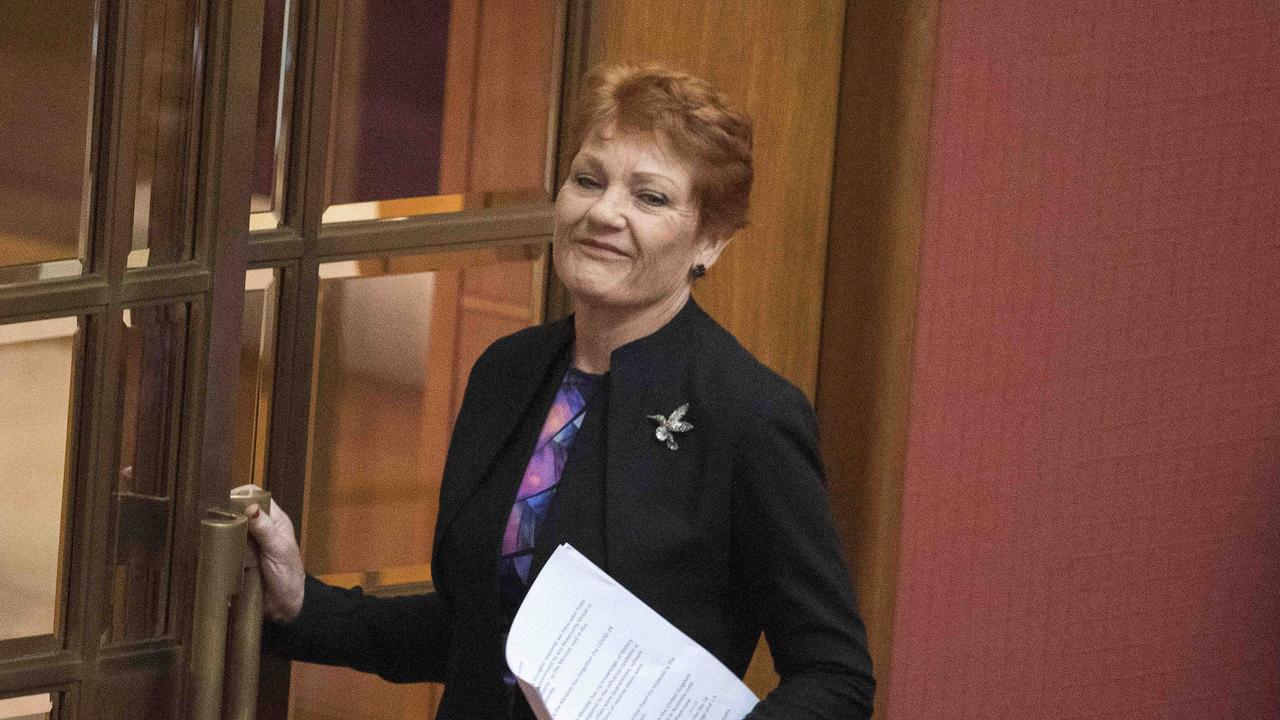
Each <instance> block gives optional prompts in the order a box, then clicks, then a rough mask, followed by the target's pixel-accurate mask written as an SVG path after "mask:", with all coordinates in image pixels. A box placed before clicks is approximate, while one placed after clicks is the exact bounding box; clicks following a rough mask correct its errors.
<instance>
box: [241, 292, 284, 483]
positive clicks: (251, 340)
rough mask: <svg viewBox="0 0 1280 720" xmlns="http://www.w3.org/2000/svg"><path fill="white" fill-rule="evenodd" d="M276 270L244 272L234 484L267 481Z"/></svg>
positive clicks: (274, 333)
mask: <svg viewBox="0 0 1280 720" xmlns="http://www.w3.org/2000/svg"><path fill="white" fill-rule="evenodd" d="M278 272H279V271H277V270H271V269H260V270H250V271H249V272H248V273H246V274H245V283H244V323H243V324H242V325H241V331H240V377H239V380H238V382H237V383H236V404H235V415H234V419H233V422H234V424H235V428H234V433H235V435H234V441H233V445H232V454H231V458H232V460H231V462H232V467H231V487H236V486H238V485H245V484H248V483H254V484H256V485H258V486H260V487H261V486H262V485H263V484H264V477H265V474H266V473H265V471H266V461H267V438H268V433H269V430H270V425H271V422H270V421H271V389H272V386H273V384H274V382H275V346H276V343H275V339H276V302H277V300H278V299H279V294H280V291H279V286H278V284H277V276H278Z"/></svg>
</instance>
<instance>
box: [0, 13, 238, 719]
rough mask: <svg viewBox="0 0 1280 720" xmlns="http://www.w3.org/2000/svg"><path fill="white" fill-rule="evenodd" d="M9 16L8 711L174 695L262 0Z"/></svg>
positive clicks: (2, 657) (234, 252) (0, 509)
mask: <svg viewBox="0 0 1280 720" xmlns="http://www.w3.org/2000/svg"><path fill="white" fill-rule="evenodd" d="M0 14H3V17H2V18H0V87H3V92H0V118H2V121H0V151H2V152H3V156H4V158H5V162H4V163H2V164H0V447H3V448H4V449H3V450H2V451H0V605H2V606H3V609H0V717H4V718H11V717H21V718H44V717H54V718H64V719H65V718H130V719H136V718H143V719H146V718H173V717H180V716H182V715H183V707H184V703H185V702H186V697H187V695H188V692H187V691H188V688H187V687H186V673H185V672H184V668H185V666H186V664H187V662H188V656H187V655H188V653H187V648H188V647H189V643H190V641H189V638H190V627H189V625H190V619H189V618H190V612H191V604H192V600H193V597H192V585H193V581H194V574H195V573H194V569H195V562H196V550H197V548H196V543H195V537H196V532H195V529H196V527H197V521H198V516H199V514H200V513H201V512H202V510H203V509H204V508H206V507H209V506H212V505H225V503H226V492H227V489H228V487H229V484H228V483H229V481H230V478H229V476H228V475H229V473H228V470H229V463H228V461H229V458H230V452H229V451H230V447H229V445H228V444H227V443H226V441H225V440H224V438H226V437H227V436H228V434H229V433H228V431H229V429H230V407H231V403H230V401H229V397H228V396H227V393H225V392H224V391H223V388H225V387H227V386H229V385H230V384H231V381H232V380H233V374H234V372H235V365H234V362H232V361H233V360H234V358H229V357H228V356H227V354H226V352H225V351H224V350H223V348H227V347H235V343H234V335H233V333H238V332H239V328H238V325H237V324H236V323H235V322H230V323H229V322H227V320H226V318H228V317H230V318H232V319H233V320H234V319H235V318H238V317H239V315H240V314H241V305H242V303H243V291H242V290H241V286H242V284H243V277H244V263H245V254H244V239H245V236H246V232H247V225H248V216H249V205H248V202H249V196H248V187H249V183H248V171H249V167H250V163H249V161H248V158H247V157H245V156H243V155H242V154H239V153H233V152H227V151H226V149H227V148H236V147H240V146H242V145H244V144H245V143H246V141H247V139H248V138H250V137H251V127H252V120H253V117H252V112H251V108H252V105H251V103H252V98H253V94H254V92H255V91H256V83H257V57H258V55H257V53H258V42H257V37H258V36H259V35H260V34H261V33H260V28H261V21H262V17H261V16H262V0H210V1H209V2H203V1H190V0H186V1H184V0H145V1H139V2H125V1H124V0H99V1H96V2H95V0H68V1H67V2H58V3H46V2H40V1H39V0H13V1H11V2H6V3H4V5H3V7H2V8H0ZM246 109H247V110H246Z"/></svg>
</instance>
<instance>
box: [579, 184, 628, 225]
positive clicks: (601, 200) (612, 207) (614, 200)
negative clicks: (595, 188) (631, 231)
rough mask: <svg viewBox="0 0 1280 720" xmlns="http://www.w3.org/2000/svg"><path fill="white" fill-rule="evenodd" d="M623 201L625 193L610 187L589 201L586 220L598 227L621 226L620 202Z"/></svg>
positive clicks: (622, 222)
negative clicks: (591, 201) (589, 205)
mask: <svg viewBox="0 0 1280 720" xmlns="http://www.w3.org/2000/svg"><path fill="white" fill-rule="evenodd" d="M625 201H626V195H625V193H622V192H618V191H615V190H613V189H612V188H610V189H609V190H607V191H606V192H603V193H601V194H600V195H599V197H597V198H596V199H595V202H593V203H591V207H590V208H588V209H587V220H588V221H589V222H590V223H591V224H592V225H596V226H598V227H604V228H609V229H617V228H621V227H622V226H623V224H624V220H623V217H622V203H623V202H625Z"/></svg>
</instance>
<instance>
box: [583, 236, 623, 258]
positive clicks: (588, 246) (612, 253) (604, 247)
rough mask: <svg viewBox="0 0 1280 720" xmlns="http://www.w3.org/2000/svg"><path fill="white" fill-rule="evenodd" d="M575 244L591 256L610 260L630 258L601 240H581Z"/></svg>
mask: <svg viewBox="0 0 1280 720" xmlns="http://www.w3.org/2000/svg"><path fill="white" fill-rule="evenodd" d="M574 242H575V243H576V244H577V245H578V246H579V247H581V248H582V249H583V250H584V251H585V252H586V253H587V254H589V255H595V256H597V257H603V258H608V259H617V258H625V257H628V255H627V253H625V252H623V251H622V250H621V249H620V248H618V247H615V246H613V245H610V244H609V243H605V242H600V241H599V240H592V239H590V238H579V239H577V240H575V241H574Z"/></svg>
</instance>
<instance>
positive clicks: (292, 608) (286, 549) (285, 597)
mask: <svg viewBox="0 0 1280 720" xmlns="http://www.w3.org/2000/svg"><path fill="white" fill-rule="evenodd" d="M242 487H244V486H242ZM238 490H241V488H236V490H233V491H232V492H233V493H234V492H236V491H238ZM245 515H247V516H248V518H249V535H250V536H251V537H252V539H253V545H254V547H255V549H256V550H257V551H258V565H259V567H260V569H261V573H262V611H263V614H264V615H266V616H267V617H268V618H270V619H271V620H274V621H275V622H278V623H287V622H290V621H292V620H293V619H294V618H296V617H298V613H299V612H301V611H302V595H303V586H304V584H305V581H306V572H305V571H304V570H303V569H302V553H300V552H299V551H298V541H297V539H296V538H295V536H294V534H293V522H292V521H291V520H289V516H288V515H287V514H285V511H284V510H283V509H282V508H281V507H280V506H279V505H277V504H275V503H272V507H271V514H270V515H268V514H267V513H264V512H262V511H261V509H260V508H259V507H258V506H257V505H250V506H249V507H248V508H246V509H245Z"/></svg>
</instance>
